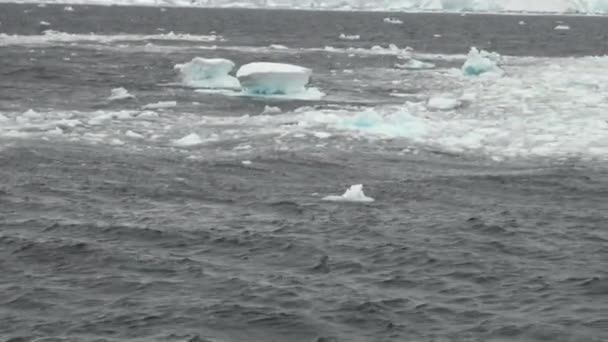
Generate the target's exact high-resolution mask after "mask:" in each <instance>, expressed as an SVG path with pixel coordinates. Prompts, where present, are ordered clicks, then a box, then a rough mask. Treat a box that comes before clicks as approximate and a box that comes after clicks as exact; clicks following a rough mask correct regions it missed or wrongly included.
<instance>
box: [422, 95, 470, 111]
mask: <svg viewBox="0 0 608 342" xmlns="http://www.w3.org/2000/svg"><path fill="white" fill-rule="evenodd" d="M426 106H427V108H429V109H431V110H453V109H456V108H458V107H460V106H462V101H461V100H459V99H456V98H453V97H445V96H435V97H431V98H430V99H429V100H428V102H427V105H426Z"/></svg>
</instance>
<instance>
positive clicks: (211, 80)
mask: <svg viewBox="0 0 608 342" xmlns="http://www.w3.org/2000/svg"><path fill="white" fill-rule="evenodd" d="M234 67H235V64H234V62H232V61H231V60H229V59H224V58H202V57H195V58H194V59H192V60H191V61H190V62H188V63H184V64H177V65H175V67H174V69H175V70H177V71H178V72H179V76H180V79H181V82H182V83H183V84H184V85H186V86H189V87H194V88H209V89H216V88H219V89H239V88H240V87H241V85H240V84H239V80H237V79H236V77H234V76H231V75H229V74H230V72H231V71H232V70H233V69H234Z"/></svg>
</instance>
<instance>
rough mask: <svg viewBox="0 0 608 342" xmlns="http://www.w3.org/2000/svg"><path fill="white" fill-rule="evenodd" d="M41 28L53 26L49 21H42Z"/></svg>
mask: <svg viewBox="0 0 608 342" xmlns="http://www.w3.org/2000/svg"><path fill="white" fill-rule="evenodd" d="M40 26H51V23H49V22H48V21H44V20H42V21H41V22H40Z"/></svg>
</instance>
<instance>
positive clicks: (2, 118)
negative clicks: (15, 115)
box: [0, 114, 9, 122]
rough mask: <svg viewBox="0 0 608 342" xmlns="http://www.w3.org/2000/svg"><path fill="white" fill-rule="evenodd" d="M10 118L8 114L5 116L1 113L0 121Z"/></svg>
mask: <svg viewBox="0 0 608 342" xmlns="http://www.w3.org/2000/svg"><path fill="white" fill-rule="evenodd" d="M8 120H9V119H8V118H7V117H6V116H4V115H3V114H0V122H6V121H8Z"/></svg>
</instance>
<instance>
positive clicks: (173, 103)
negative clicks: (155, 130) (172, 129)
mask: <svg viewBox="0 0 608 342" xmlns="http://www.w3.org/2000/svg"><path fill="white" fill-rule="evenodd" d="M176 106H177V101H159V102H156V103H148V104H147V105H144V106H143V107H141V108H142V109H167V108H173V107H176Z"/></svg>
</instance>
